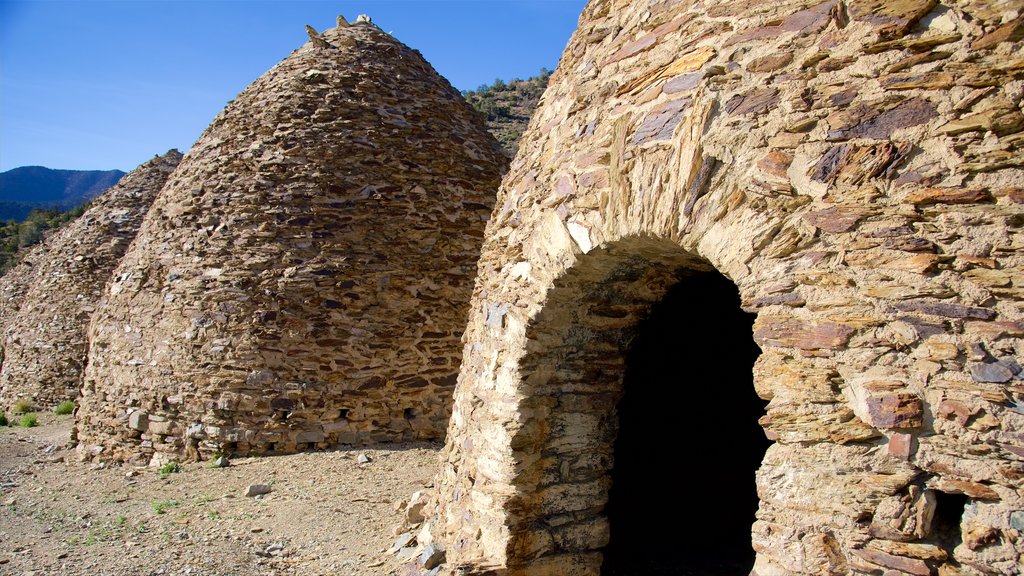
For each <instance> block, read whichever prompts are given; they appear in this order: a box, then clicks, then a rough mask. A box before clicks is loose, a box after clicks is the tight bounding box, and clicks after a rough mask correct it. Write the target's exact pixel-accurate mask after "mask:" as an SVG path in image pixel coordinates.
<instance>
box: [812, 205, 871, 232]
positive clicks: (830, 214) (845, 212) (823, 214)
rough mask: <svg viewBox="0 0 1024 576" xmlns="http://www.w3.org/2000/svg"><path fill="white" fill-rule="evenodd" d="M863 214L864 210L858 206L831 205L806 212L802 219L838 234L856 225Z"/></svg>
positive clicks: (820, 228)
mask: <svg viewBox="0 0 1024 576" xmlns="http://www.w3.org/2000/svg"><path fill="white" fill-rule="evenodd" d="M863 216H864V212H863V211H862V210H860V209H859V208H853V207H849V206H833V207H830V208H825V209H823V210H815V211H814V212H808V213H806V214H804V215H803V219H804V220H806V221H807V223H808V224H810V225H811V226H814V227H815V228H817V229H819V230H824V231H825V232H830V233H832V234H839V233H841V232H846V231H847V230H850V229H851V228H853V227H854V226H856V225H857V222H858V221H860V219H861V218H862V217H863Z"/></svg>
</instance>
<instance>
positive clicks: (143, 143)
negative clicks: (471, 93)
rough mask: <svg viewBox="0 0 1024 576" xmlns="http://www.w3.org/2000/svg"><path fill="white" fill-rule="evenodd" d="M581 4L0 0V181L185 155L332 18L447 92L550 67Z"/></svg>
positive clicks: (566, 0) (521, 0) (512, 0)
mask: <svg viewBox="0 0 1024 576" xmlns="http://www.w3.org/2000/svg"><path fill="white" fill-rule="evenodd" d="M585 5H586V0H335V1H332V2H327V1H320V0H291V1H273V2H272V1H250V0H219V1H203V0H173V1H170V0H119V1H95V0H65V1H60V0H0V171H5V170H9V169H11V168H14V167H16V166H26V165H40V166H48V167H50V168H66V169H102V170H108V169H113V168H119V169H121V170H125V171H127V170H131V169H132V168H134V167H135V166H137V165H138V164H140V163H142V162H144V161H145V160H147V159H149V158H151V157H152V156H153V155H154V154H162V153H163V152H165V151H167V150H168V149H170V148H178V149H180V150H182V151H185V150H186V149H188V148H189V146H191V145H192V143H193V142H194V141H195V140H196V138H198V137H199V134H200V133H201V132H202V131H203V130H204V129H205V128H206V126H207V125H208V124H209V123H210V121H211V120H213V118H214V116H216V115H217V113H219V112H220V110H221V109H222V108H223V107H224V106H225V104H227V102H228V101H229V100H231V99H232V98H234V97H235V96H236V95H237V94H238V93H239V92H241V91H242V90H243V89H244V88H245V87H246V86H248V85H249V84H250V83H251V82H252V81H253V80H255V79H256V78H258V77H259V76H260V75H261V74H263V73H264V72H265V71H267V70H268V69H270V67H271V66H273V65H274V64H276V63H277V62H278V61H280V60H281V59H283V58H284V57H286V56H287V55H288V54H290V53H291V51H292V50H294V49H295V48H298V47H299V46H300V45H302V44H303V43H304V42H306V40H308V37H307V36H306V31H305V29H304V28H303V25H304V24H310V25H311V26H313V27H314V28H316V29H317V30H323V29H325V28H329V27H332V26H334V22H335V17H336V16H337V15H338V14H344V15H345V16H346V17H348V19H349V20H350V21H351V20H354V19H355V17H356V16H357V15H358V14H362V13H366V14H369V15H370V16H371V17H372V18H373V21H374V23H376V24H378V25H379V26H380V27H381V28H383V29H384V30H385V31H387V32H391V33H393V34H394V35H395V37H396V38H398V39H399V40H401V41H402V42H404V43H406V44H407V45H409V46H411V47H412V48H416V49H418V50H419V51H420V52H422V53H423V55H424V56H425V57H426V58H427V60H428V61H430V63H431V64H433V65H434V68H436V69H437V70H438V72H440V73H441V74H442V75H443V76H445V77H446V78H448V80H449V81H450V82H451V83H452V84H453V85H454V86H455V87H456V88H458V89H460V90H466V89H472V88H476V87H477V86H479V85H480V84H484V83H491V82H493V81H494V79H495V78H501V79H503V80H509V79H511V78H515V77H520V78H527V77H529V76H534V75H536V74H537V73H538V71H539V70H540V69H541V67H546V68H549V69H553V68H554V67H555V65H556V64H557V63H558V58H559V57H560V56H561V53H562V50H563V49H564V48H565V45H566V43H567V42H568V40H569V37H570V35H571V34H572V31H573V30H574V29H575V27H576V22H577V20H578V18H579V14H580V12H581V11H582V10H583V7H584V6H585Z"/></svg>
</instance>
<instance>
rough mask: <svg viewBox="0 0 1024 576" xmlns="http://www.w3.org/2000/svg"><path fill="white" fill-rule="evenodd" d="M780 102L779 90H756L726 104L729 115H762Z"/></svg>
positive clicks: (736, 97)
mask: <svg viewBox="0 0 1024 576" xmlns="http://www.w3.org/2000/svg"><path fill="white" fill-rule="evenodd" d="M778 102H779V90H778V89H777V88H756V89H754V90H751V91H749V92H747V93H746V94H736V95H735V96H733V97H732V98H730V99H729V101H728V102H726V103H725V111H726V112H728V113H729V114H736V115H742V114H760V113H762V112H764V111H766V110H768V109H770V108H773V107H774V106H775V105H776V104H778Z"/></svg>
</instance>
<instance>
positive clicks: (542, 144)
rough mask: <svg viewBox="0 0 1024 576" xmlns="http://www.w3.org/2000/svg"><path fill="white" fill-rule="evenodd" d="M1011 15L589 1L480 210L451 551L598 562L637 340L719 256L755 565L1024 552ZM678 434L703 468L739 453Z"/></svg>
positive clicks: (563, 565)
mask: <svg viewBox="0 0 1024 576" xmlns="http://www.w3.org/2000/svg"><path fill="white" fill-rule="evenodd" d="M1022 9H1024V5H1022V4H1021V3H1020V2H1012V1H1007V2H980V1H966V0H965V1H954V0H946V1H942V2H936V1H935V0H898V1H893V2H878V1H874V0H862V1H856V0H850V1H840V0H829V1H826V2H819V1H815V0H784V1H781V2H761V1H752V0H733V1H723V2H700V1H695V0H675V1H671V0H593V1H592V2H590V4H589V5H588V6H587V8H586V9H585V11H584V13H583V15H582V17H581V19H580V24H579V27H578V29H577V30H576V32H575V34H574V35H573V37H572V40H571V41H570V43H569V45H568V47H567V48H566V51H565V53H564V55H563V57H562V60H561V62H560V64H559V67H558V70H557V72H556V73H555V75H554V76H553V77H552V79H551V83H550V86H549V88H548V90H547V93H546V94H545V97H544V99H543V101H542V105H541V107H540V108H539V110H538V112H537V113H536V115H535V116H534V118H533V120H532V121H531V124H530V128H529V130H528V131H527V133H526V134H525V135H524V137H523V140H522V142H521V144H520V149H519V154H518V155H517V157H516V159H515V160H514V161H513V163H512V167H511V169H510V172H509V174H508V175H507V176H506V178H505V180H504V182H503V185H502V188H501V190H500V192H499V195H498V199H497V204H496V207H495V210H494V212H493V215H492V217H491V220H490V222H489V224H488V228H487V233H486V237H485V242H484V247H483V250H482V254H481V262H480V266H479V274H478V277H477V283H476V288H475V292H474V295H473V300H472V304H471V306H470V322H469V327H468V329H467V331H466V336H465V351H464V356H463V365H462V370H461V373H460V377H459V382H458V385H457V388H456V393H455V407H454V411H453V415H452V420H451V423H450V426H449V433H448V438H447V444H446V448H445V453H444V457H445V463H444V466H443V470H442V472H441V474H440V476H439V480H438V488H437V495H436V500H435V502H434V504H433V508H432V510H433V518H432V528H431V530H432V534H433V539H434V545H435V546H437V545H443V546H444V547H446V548H447V558H448V566H449V568H451V569H457V570H460V571H462V572H464V573H469V574H485V573H487V574H510V575H512V574H523V575H526V574H529V575H556V574H557V575H561V576H575V575H591V574H598V573H599V572H600V566H601V562H602V554H601V549H602V548H603V546H604V545H605V544H606V543H607V542H608V540H609V537H611V538H614V527H613V528H612V530H611V532H610V531H609V524H608V521H607V519H606V518H605V516H604V515H603V512H602V511H603V508H604V505H605V503H606V501H607V498H608V488H609V480H608V478H609V471H610V470H611V468H612V466H613V465H614V458H613V452H612V440H613V439H614V437H615V430H616V417H615V405H616V402H617V399H618V398H619V397H620V395H621V394H622V390H621V388H622V387H621V379H622V373H623V370H622V365H623V360H622V359H623V357H624V355H625V352H626V351H627V350H628V348H629V342H630V339H631V334H632V333H633V332H634V331H635V329H636V326H637V325H638V323H639V321H640V319H642V318H643V317H644V316H645V315H646V313H647V310H648V309H649V307H650V305H651V303H653V302H657V301H658V300H659V299H660V298H661V297H662V295H663V294H664V292H665V290H666V289H667V287H669V286H670V285H672V284H673V282H675V281H676V279H677V278H678V277H679V274H681V273H682V274H686V273H694V272H699V271H702V270H710V269H715V270H718V271H719V272H721V273H722V274H724V275H726V276H727V277H728V278H730V279H731V280H732V281H733V282H734V283H735V284H736V285H737V287H738V288H739V291H740V294H741V299H742V302H743V306H744V308H746V309H747V310H749V311H753V312H756V313H757V319H756V322H755V324H754V330H753V335H752V336H753V338H754V339H755V341H756V342H757V343H758V345H759V346H760V348H761V349H762V353H761V355H760V357H759V359H758V361H757V364H756V366H755V370H754V374H753V386H754V388H755V389H756V391H757V393H758V394H759V395H760V396H761V397H762V398H764V399H766V400H770V403H769V404H768V408H767V414H765V415H764V416H763V418H762V419H761V421H760V422H761V425H762V426H763V427H764V430H765V432H766V434H767V435H768V436H769V438H770V439H772V440H773V441H774V444H773V445H772V446H771V447H770V448H769V449H768V452H767V454H766V456H765V458H764V461H763V463H762V464H761V466H760V468H759V469H758V471H757V493H758V496H759V498H760V508H759V511H758V513H757V521H756V522H755V523H754V525H753V527H752V534H751V538H752V540H751V545H752V546H753V548H754V550H755V551H756V553H757V559H756V564H755V566H754V573H756V574H758V575H760V576H783V575H786V576H790V575H819V576H820V575H838V574H874V575H882V574H885V575H907V574H914V575H920V576H926V575H928V574H941V575H946V576H950V575H954V574H971V575H980V574H1021V573H1022V572H1024V569H1022V565H1024V488H1022V482H1024V381H1022V377H1024V376H1022V372H1021V363H1022V362H1021V358H1022V355H1024V305H1022V302H1024V298H1022V296H1024V292H1022V285H1021V282H1022V278H1024V233H1022V226H1024V204H1022V203H1024V114H1022V108H1021V107H1022V96H1024V57H1022V54H1024V43H1022V38H1024V20H1022V17H1024V11H1022ZM700 305H701V304H700V303H699V302H695V303H694V306H700ZM680 378H685V369H683V368H681V371H680ZM627 393H628V391H627ZM692 409H696V410H700V409H702V408H701V407H693V408H692ZM703 409H708V410H710V409H716V407H703ZM720 416H721V421H722V425H723V426H726V425H727V423H728V418H729V416H730V413H729V411H728V410H723V411H722V413H721V415H720ZM652 441H654V440H652ZM665 441H666V442H670V443H671V446H672V453H675V454H678V453H679V452H678V450H679V447H680V446H689V447H691V448H692V449H693V450H692V452H687V453H690V454H692V461H688V462H687V463H686V466H685V467H684V468H683V469H684V470H689V472H684V473H690V474H702V473H712V472H711V471H706V470H703V469H702V467H701V465H700V461H699V454H700V452H701V450H707V449H728V447H727V446H715V447H713V448H711V447H709V446H706V445H703V444H701V442H702V440H701V438H696V437H680V438H674V439H666V440H665ZM666 449H668V446H666ZM946 495H952V496H949V497H951V498H959V499H961V500H960V501H961V502H963V503H964V504H963V511H962V514H960V513H958V514H957V515H956V517H955V518H953V519H952V520H951V521H950V520H949V519H948V518H944V519H943V521H946V522H951V524H950V525H949V526H945V527H944V526H942V525H940V524H941V522H939V521H938V520H937V519H936V518H937V517H938V516H939V515H938V514H937V513H936V507H937V504H936V502H937V501H939V500H944V501H948V498H949V497H947V496H946ZM666 497H669V498H677V497H688V498H707V497H716V496H712V495H704V494H688V495H685V496H684V495H672V496H666ZM944 514H945V513H944ZM694 522H699V519H696V518H687V519H683V520H682V523H686V524H690V523H694ZM946 528H949V532H951V533H952V535H950V534H940V532H942V531H943V530H945V529H946ZM688 529H692V530H699V526H694V527H690V528H688ZM680 530H681V536H680V537H685V536H684V534H685V531H683V530H682V528H681V529H680ZM424 534H425V533H424ZM609 534H611V536H609ZM421 539H422V538H421ZM638 553H642V552H638ZM681 561H682V560H681Z"/></svg>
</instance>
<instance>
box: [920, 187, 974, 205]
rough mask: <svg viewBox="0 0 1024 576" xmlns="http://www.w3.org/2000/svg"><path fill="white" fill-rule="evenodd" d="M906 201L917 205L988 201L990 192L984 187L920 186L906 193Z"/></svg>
mask: <svg viewBox="0 0 1024 576" xmlns="http://www.w3.org/2000/svg"><path fill="white" fill-rule="evenodd" d="M905 199H906V201H907V202H908V203H910V204H916V205H918V206H927V205H929V204H975V203H978V202H990V201H991V200H992V194H991V193H990V192H989V191H988V190H987V189H985V188H921V189H918V190H912V191H910V192H908V193H907V196H906V198H905Z"/></svg>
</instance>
